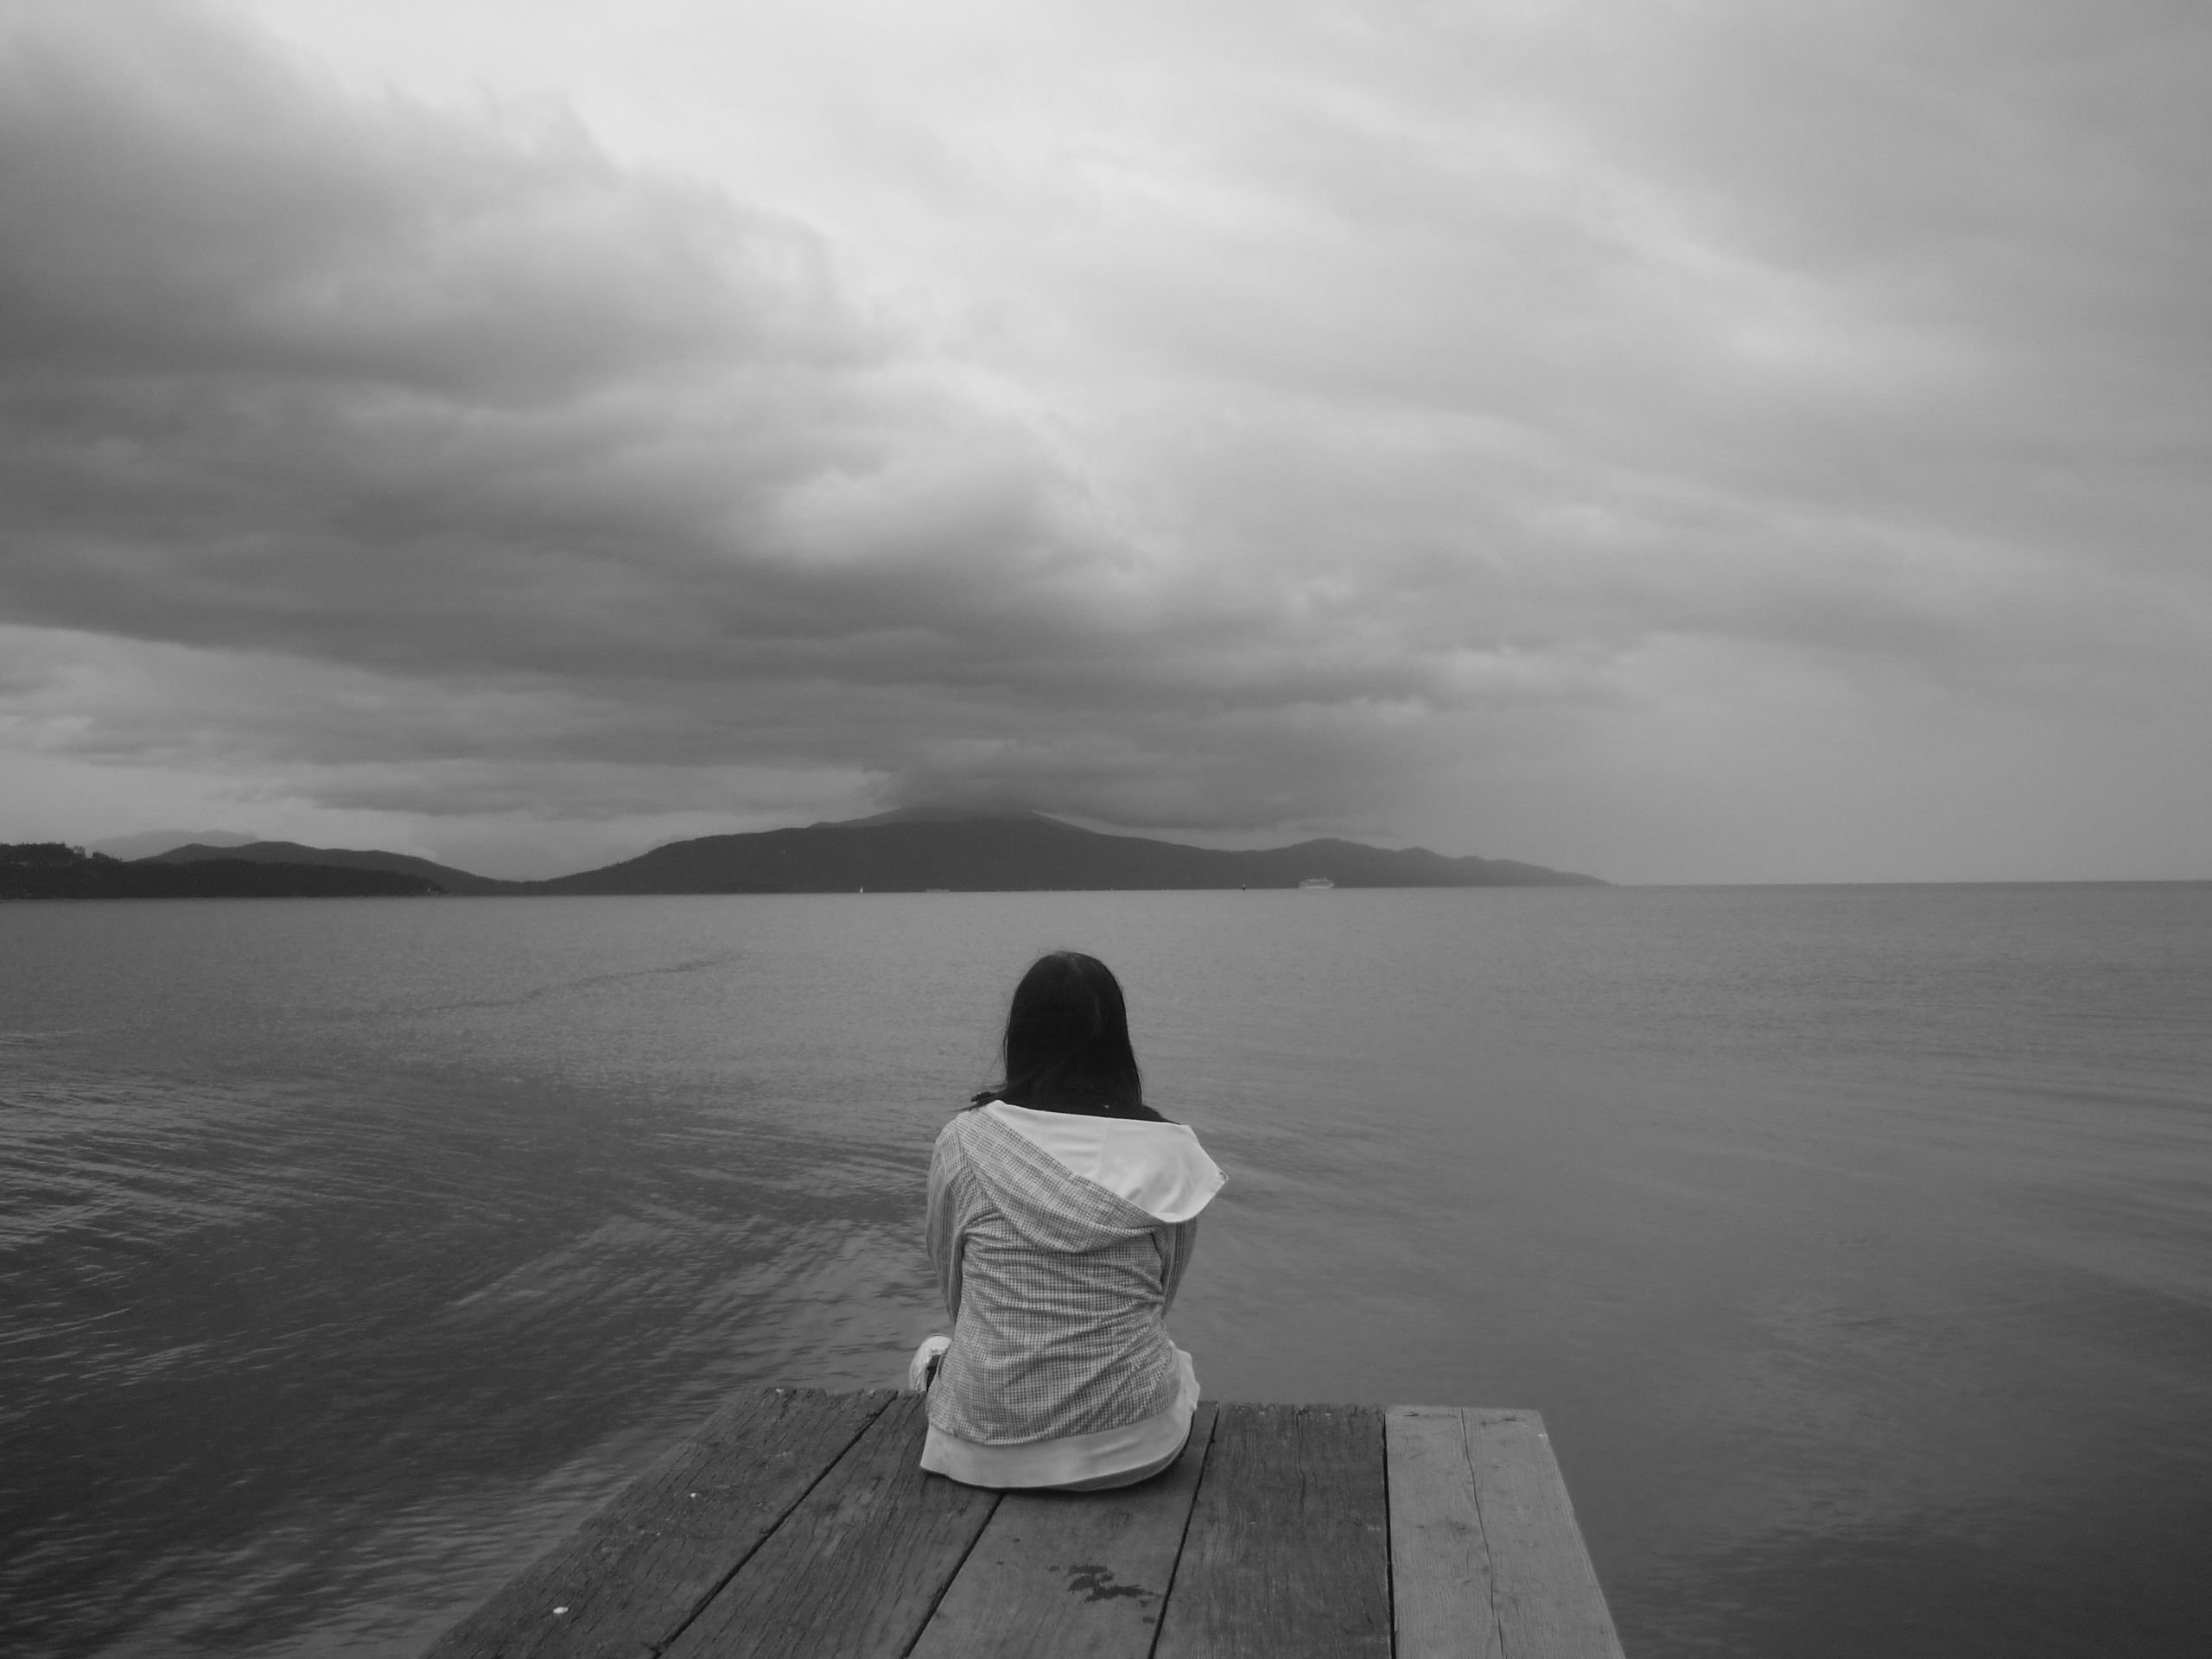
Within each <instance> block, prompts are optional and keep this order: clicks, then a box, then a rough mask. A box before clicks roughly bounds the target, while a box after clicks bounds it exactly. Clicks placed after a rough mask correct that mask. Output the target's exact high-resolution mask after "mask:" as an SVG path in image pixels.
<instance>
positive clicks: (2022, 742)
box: [0, 0, 2212, 881]
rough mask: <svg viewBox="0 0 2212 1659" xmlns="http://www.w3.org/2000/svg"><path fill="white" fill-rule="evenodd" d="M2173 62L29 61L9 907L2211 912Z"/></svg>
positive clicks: (1199, 30)
mask: <svg viewBox="0 0 2212 1659" xmlns="http://www.w3.org/2000/svg"><path fill="white" fill-rule="evenodd" d="M2208 87H2212V8H2208V7H2206V6H2205V5H2203V4H2202V0H2170V3H2169V0H2001V3H1999V0H1943V3H1941V4H1930V3H1927V0H1588V3H1568V0H1465V3H1456V4H1452V3H1435V4H1421V3H1411V0H1408V3H1339V4H1303V3H1296V0H1226V3H1224V0H1158V3H1154V0H1098V3H1090V0H1080V3H1070V0H1052V3H1048V4H1039V3H1037V0H959V3H938V0H880V3H849V0H806V3H804V4H801V3H779V4H766V3H742V0H624V3H621V4H619V5H617V4H613V3H606V0H602V3H595V4H594V3H575V0H255V3H249V0H208V3H181V0H99V3H97V4H88V3H84V0H52V3H48V0H0V839H22V838H29V837H34V836H37V837H45V836H55V837H60V838H63V839H67V840H70V841H75V842H86V841H94V840H98V839H100V838H101V837H103V836H112V835H118V834H122V833H124V832H128V831H134V830H139V829H150V828H160V827H166V826H177V827H185V828H194V829H201V828H205V829H236V830H240V831H245V832H249V833H258V834H262V835H266V836H284V837H289V838H293V839H299V840H305V841H310V842H318V843H321V844H324V845H352V846H382V847H387V848H391V849H398V850H404V851H413V852H421V853H426V854H429V855H432V856H435V857H440V858H442V859H445V860H447V861H451V862H454V863H458V864H461V865H463V866H466V867H467V868H475V869H480V870H483V871H486V872H487V873H491V874H554V873H557V872H559V871H563V870H568V869H574V868H582V867H585V866H588V865H593V864H597V863H601V862H605V861H608V860H610V859H613V858H615V857H620V856H626V855H630V854H632V853H634V852H637V851H640V850H642V849H645V847H648V846H651V845H652V844H655V843H657V842H661V841H664V840H668V839H671V838H674V837H677V836H687V835H698V834H705V833H710V832H715V831H721V830H726V829H762V828H769V827H772V826H775V825H779V824H785V823H808V822H812V821H814V820H817V819H821V818H836V817H854V816H858V815H860V814H862V813H865V812H869V811H874V810H881V809H882V808H884V807H887V806H891V805H896V804H905V803H918V802H976V803H993V802H1003V803H1008V804H1021V805H1027V806H1033V807H1037V808H1039V809H1042V810H1047V811H1054V812H1059V813H1063V814H1066V815H1069V816H1071V817H1076V818H1077V819H1078V820H1079V821H1082V822H1085V823H1092V824H1095V825H1097V826H1100V827H1108V828H1122V829H1131V830H1136V831H1141V832H1145V833H1154V834H1163V835H1167V836H1185V837H1186V838H1192V839H1205V840H1210V841H1214V842H1230V843H1234V844H1248V845H1249V844H1258V843H1264V842H1277V841H1281V840H1284V839H1288V838H1292V837H1294V836H1304V835H1307V834H1314V833H1338V834H1347V835H1351V836H1358V837H1361V838H1365V839H1370V840H1376V841H1382V842H1391V843H1394V844H1403V843H1407V842H1420V843H1422V844H1425V845H1427V846H1430V847H1433V848H1435V849H1438V850H1440V851H1442V852H1446V853H1480V854H1484V855H1491V856H1504V857H1514V858H1521V859H1527V860H1532V861H1537V862H1541V863H1547V864H1553V865H1556V866H1560V867H1564V868H1575V869H1581V870H1588V871H1592V872H1594V873H1596V874H1603V875H1606V876H1609V877H1612V878H1614V879H1617V880H1637V881H1703V880H1721V881H1729V880H1923V879H1928V880H1945V879H1977V878H1986V879H2038V878H2067V877H2137V876H2182V877H2212V547H2209V546H2208V531H2212V188H2208V185H2207V180H2208V178H2212V95H2208V90H2207V89H2208Z"/></svg>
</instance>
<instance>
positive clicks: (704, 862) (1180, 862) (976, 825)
mask: <svg viewBox="0 0 2212 1659" xmlns="http://www.w3.org/2000/svg"><path fill="white" fill-rule="evenodd" d="M1316 876H1319V877H1324V878H1325V879H1327V880H1330V881H1332V882H1333V883H1335V884H1336V885H1337V886H1338V887H1554V886H1575V887H1602V886H1604V885H1605V883H1604V882H1602V881H1600V880H1598V878H1596V877H1595V876H1588V875H1573V874H1566V873H1563V872H1561V871H1559V870H1549V869H1546V868H1543V867H1542V866H1541V865H1535V864H1522V863H1516V862H1515V861H1512V860H1510V859H1489V858H1447V857H1445V856H1444V855H1441V854H1439V853H1432V852H1429V851H1427V850H1426V849H1422V848H1418V847H1416V848H1411V849H1407V850H1405V851H1402V852H1394V851H1390V850H1389V849H1384V848H1380V847H1367V846H1363V845H1361V844H1360V843H1359V842H1351V841H1306V842H1299V843H1298V844H1297V845H1296V846H1293V847H1275V848H1267V849H1261V850H1258V851H1252V852H1229V851H1222V850H1217V849H1211V848H1205V847H1185V846H1182V845H1179V844H1178V843H1176V842H1166V841H1151V840H1147V839H1146V838H1144V837H1141V836H1111V835H1103V834H1100V833H1099V832H1097V831H1096V830H1091V829H1077V827H1076V826H1075V825H1073V824H1069V823H1061V822H1059V821H1058V819H1056V818H1048V817H1044V816H1043V815H1042V814H1039V813H1034V812H1023V813H1011V814H1005V815H1001V816H996V817H949V816H944V817H940V816H934V815H929V814H920V813H916V814H906V813H892V814H887V815H885V816H884V817H880V818H868V819H861V820H858V821H855V822H853V823H817V824H812V825H810V826H808V827H807V828H805V829H766V830H761V831H758V832H756V833H753V834H750V835H740V836H702V837H701V838H699V839H697V840H696V841H679V842H671V843H670V844H669V845H668V846H665V847H658V848H656V849H653V850H652V852H650V853H647V854H645V855H643V856H642V857H639V858H633V859H630V860H627V861H625V862H623V863H620V864H610V865H608V866H607V868H604V869H597V870H587V871H585V872H583V873H582V874H577V875H569V876H563V877H560V878H558V879H557V880H551V881H539V882H532V883H530V884H528V886H527V887H524V888H522V889H521V890H523V891H528V892H534V893H852V892H855V891H856V890H858V889H860V888H863V887H864V888H866V889H868V891H869V892H871V893H875V892H918V891H925V890H928V889H931V888H940V887H941V888H944V889H947V890H949V891H952V892H956V893H961V892H965V893H1014V892H1022V891H1027V890H1033V889H1039V888H1054V887H1061V888H1125V889H1135V888H1197V887H1296V886H1298V885H1299V883H1300V882H1301V881H1304V880H1308V879H1309V878H1313V877H1316Z"/></svg>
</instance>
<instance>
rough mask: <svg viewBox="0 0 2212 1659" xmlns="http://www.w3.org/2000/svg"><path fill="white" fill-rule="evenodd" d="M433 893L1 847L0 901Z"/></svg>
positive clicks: (416, 886) (341, 874) (220, 864)
mask: <svg viewBox="0 0 2212 1659" xmlns="http://www.w3.org/2000/svg"><path fill="white" fill-rule="evenodd" d="M439 891H440V888H439V887H438V884H437V883H435V882H434V881H432V880H429V879H428V878H427V877H423V876H420V875H409V874H403V873H401V872H398V871H394V870H362V869H349V868H344V867H342V866H337V865H327V864H320V865H318V864H264V863H256V862H252V861H248V860H245V859H240V858H215V859H209V860H207V861H202V862H194V863H184V864H163V863H159V862H156V861H144V860H133V861H128V862H126V861H124V860H122V859H116V858H109V857H106V856H105V855H102V854H99V853H92V854H86V853H83V852H80V851H79V850H78V849H76V848H73V847H70V846H67V845H64V844H63V843H62V842H16V843H15V844H13V845H0V899H387V898H407V897H415V896H417V895H421V894H423V893H437V892H439Z"/></svg>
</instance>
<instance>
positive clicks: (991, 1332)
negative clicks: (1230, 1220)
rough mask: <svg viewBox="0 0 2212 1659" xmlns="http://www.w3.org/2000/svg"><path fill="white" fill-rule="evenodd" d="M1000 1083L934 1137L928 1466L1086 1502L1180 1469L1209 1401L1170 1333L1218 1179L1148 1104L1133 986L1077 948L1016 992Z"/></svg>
mask: <svg viewBox="0 0 2212 1659" xmlns="http://www.w3.org/2000/svg"><path fill="white" fill-rule="evenodd" d="M1004 1060H1005V1065H1006V1072H1005V1077H1006V1081H1005V1083H1004V1084H1002V1085H1001V1086H1000V1087H999V1088H997V1089H994V1090H986V1091H985V1092H984V1093H982V1094H980V1095H977V1096H976V1098H975V1101H974V1103H972V1104H971V1105H970V1106H969V1107H968V1109H965V1110H964V1111H962V1112H961V1113H959V1114H958V1115H957V1116H955V1117H954V1118H953V1120H952V1122H950V1123H948V1124H947V1125H946V1126H945V1127H944V1131H943V1132H942V1133H941V1134H939V1135H938V1138H937V1150H936V1154H935V1155H934V1156H933V1157H932V1158H931V1162H930V1189H929V1192H930V1197H929V1232H928V1243H929V1252H930V1260H931V1262H934V1263H935V1264H936V1267H937V1274H938V1283H939V1284H940V1285H941V1286H942V1287H943V1288H944V1305H945V1307H946V1308H947V1310H948V1311H949V1312H950V1313H951V1315H952V1319H953V1328H952V1335H951V1337H950V1339H949V1345H948V1339H947V1338H944V1337H932V1338H930V1339H929V1340H928V1341H927V1342H925V1343H924V1344H922V1346H921V1349H920V1351H918V1352H917V1353H916V1354H915V1356H914V1365H913V1371H912V1376H910V1379H909V1380H910V1382H911V1383H912V1385H913V1386H915V1387H916V1388H924V1387H926V1388H927V1389H929V1433H928V1437H927V1440H926V1441H925V1444H924V1446H923V1448H922V1467H923V1468H925V1469H928V1470H932V1471H936V1472H937V1473H938V1474H941V1475H946V1476H950V1478H952V1479H954V1480H957V1481H961V1482H964V1483H965V1484H969V1485H971V1486H988V1487H998V1488H1012V1487H1021V1488H1028V1489H1033V1490H1034V1489H1040V1488H1048V1489H1054V1490H1058V1491H1093V1490H1096V1489H1099V1488H1103V1487H1108V1486H1128V1485H1133V1484H1135V1483H1136V1482H1138V1481H1141V1480H1144V1479H1146V1478H1149V1477H1150V1476H1153V1475H1156V1474H1158V1473H1160V1471H1162V1470H1164V1469H1166V1467H1167V1466H1168V1465H1170V1464H1172V1463H1173V1462H1174V1461H1175V1458H1176V1454H1177V1453H1178V1452H1180V1451H1181V1450H1182V1448H1183V1442H1184V1440H1185V1438H1186V1437H1187V1436H1188V1435H1189V1433H1190V1428H1191V1414H1192V1410H1193V1408H1195V1407H1196V1406H1197V1404H1198V1377H1197V1376H1195V1375H1194V1374H1193V1372H1192V1369H1191V1357H1190V1355H1188V1354H1187V1353H1185V1352H1184V1351H1183V1350H1181V1349H1180V1348H1178V1347H1176V1346H1175V1345H1174V1344H1173V1343H1172V1342H1171V1341H1169V1340H1168V1336H1167V1328H1166V1323H1165V1321H1166V1314H1167V1310H1168V1309H1169V1308H1170V1307H1171V1306H1173V1304H1174V1301H1175V1292H1176V1288H1177V1287H1178V1286H1179V1285H1180V1284H1181V1282H1182V1279H1183V1273H1184V1269H1185V1268H1187V1267H1188V1266H1189V1265H1190V1260H1191V1251H1192V1247H1193V1246H1194V1245H1195V1244H1196V1243H1197V1242H1198V1212H1199V1211H1201V1210H1203V1209H1205V1206H1206V1204H1207V1202H1208V1201H1209V1200H1210V1199H1211V1198H1212V1197H1213V1195H1214V1194H1215V1193H1216V1192H1219V1191H1220V1190H1221V1180H1222V1177H1221V1172H1220V1170H1218V1169H1217V1168H1216V1167H1215V1166H1214V1162H1213V1160H1212V1159H1211V1158H1209V1157H1207V1156H1206V1154H1205V1149H1204V1148H1203V1147H1200V1146H1199V1145H1198V1136H1197V1135H1193V1134H1192V1132H1191V1131H1190V1129H1188V1128H1185V1126H1183V1125H1182V1124H1179V1123H1170V1122H1167V1120H1166V1119H1165V1118H1163V1117H1162V1116H1160V1114H1159V1113H1158V1112H1156V1111H1154V1110H1153V1109H1152V1108H1150V1107H1149V1106H1147V1105H1146V1104H1145V1103H1144V1095H1143V1090H1142V1087H1141V1082H1140V1079H1139V1077H1138V1074H1137V1062H1136V1055H1135V1052H1134V1051H1133V1050H1132V1049H1131V1047H1130V1046H1129V1019H1128V1008H1127V1006H1126V1005H1125V1004H1124V1002H1123V1001H1122V988H1121V986H1120V985H1119V984H1118V983H1117V982H1116V981H1115V978H1114V976H1113V974H1112V973H1111V972H1109V970H1108V969H1107V967H1106V964H1105V963H1103V962H1100V961H1099V960H1098V959H1097V958H1096V957H1086V956H1083V955H1080V954H1078V953H1077V952H1075V951H1072V950H1062V951H1056V952H1054V953H1053V954H1052V955H1050V956H1047V957H1040V958H1039V960H1038V961H1037V962H1036V963H1034V964H1033V966H1032V967H1031V968H1030V969H1029V971H1028V972H1027V974H1025V975H1023V976H1022V979H1021V983H1020V985H1018V986H1017V987H1015V988H1014V1005H1013V1007H1012V1008H1011V1009H1010V1010H1009V1011H1008V1013H1007V1024H1006V1040H1005V1050H1004Z"/></svg>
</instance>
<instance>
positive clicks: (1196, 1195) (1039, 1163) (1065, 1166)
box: [953, 1100, 1222, 1250]
mask: <svg viewBox="0 0 2212 1659" xmlns="http://www.w3.org/2000/svg"><path fill="white" fill-rule="evenodd" d="M953 1128H954V1132H955V1133H956V1134H957V1135H958V1136H959V1139H960V1143H961V1147H962V1150H963V1152H965V1153H966V1154H967V1155H968V1161H969V1167H971V1168H972V1169H973V1170H974V1171H975V1172H976V1179H978V1180H979V1181H981V1182H982V1185H983V1189H984V1191H985V1192H987V1193H988V1195H989V1197H990V1199H991V1201H992V1203H993V1204H994V1205H995V1206H996V1207H997V1209H998V1211H999V1213H1000V1214H1001V1215H1003V1216H1004V1217H1006V1218H1007V1220H1008V1221H1009V1222H1010V1223H1012V1224H1013V1225H1014V1229H1015V1230H1016V1231H1018V1232H1020V1234H1022V1235H1023V1236H1024V1237H1025V1238H1026V1239H1027V1240H1028V1241H1029V1242H1031V1243H1033V1244H1035V1245H1037V1246H1039V1248H1042V1249H1053V1250H1087V1249H1097V1248H1098V1247H1099V1246H1101V1245H1104V1244H1110V1243H1118V1242H1119V1241H1121V1240H1122V1239H1125V1238H1131V1237H1134V1236H1136V1235H1138V1234H1140V1233H1148V1232H1151V1231H1153V1230H1154V1229H1156V1228H1158V1227H1160V1226H1163V1225H1168V1224H1173V1223H1176V1222H1183V1221H1188V1220H1190V1219H1191V1218H1192V1217H1194V1216H1196V1215H1197V1214H1198V1212H1199V1211H1202V1210H1204V1209H1205V1207H1206V1205H1208V1204H1209V1203H1210V1202H1211V1200H1212V1198H1213V1195H1214V1194H1215V1193H1217V1192H1219V1191H1221V1187H1222V1173H1221V1171H1220V1169H1219V1168H1218V1167H1217V1166H1216V1165H1215V1163H1214V1161H1213V1160H1212V1159H1211V1158H1209V1157H1207V1156H1206V1153H1205V1147H1201V1146H1200V1145H1199V1144H1198V1136H1197V1135H1194V1134H1193V1133H1192V1131H1191V1130H1190V1129H1189V1128H1187V1127H1186V1126H1185V1125H1183V1124H1180V1123H1144V1122H1129V1121H1128V1120H1127V1119H1122V1118H1106V1117H1089V1116H1078V1115H1077V1114H1074V1113H1070V1112H1039V1111H1033V1110H1031V1109H1029V1108H1027V1107H1025V1106H1014V1105H1011V1104H1009V1103H1007V1102H1005V1101H1002V1100H995V1101H992V1102H990V1103H988V1104H986V1105H983V1106H980V1107H978V1108H976V1109H975V1110H973V1111H968V1112H963V1113H961V1114H960V1115H959V1116H957V1117H956V1118H955V1119H954V1120H953Z"/></svg>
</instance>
